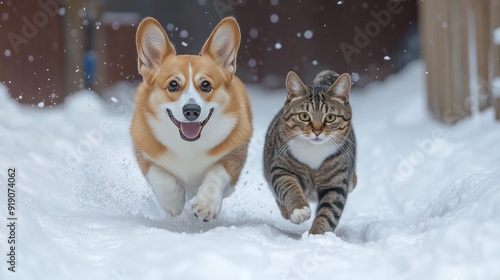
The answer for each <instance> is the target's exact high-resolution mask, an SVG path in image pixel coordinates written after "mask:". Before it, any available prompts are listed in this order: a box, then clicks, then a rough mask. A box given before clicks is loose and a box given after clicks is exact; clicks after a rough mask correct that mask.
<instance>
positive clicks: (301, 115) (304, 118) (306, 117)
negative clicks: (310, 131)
mask: <svg viewBox="0 0 500 280" xmlns="http://www.w3.org/2000/svg"><path fill="white" fill-rule="evenodd" d="M299 119H300V120H301V121H303V122H308V121H309V120H310V119H311V117H310V116H309V114H308V113H306V112H303V113H299Z"/></svg>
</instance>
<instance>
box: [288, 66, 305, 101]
mask: <svg viewBox="0 0 500 280" xmlns="http://www.w3.org/2000/svg"><path fill="white" fill-rule="evenodd" d="M286 91H287V92H288V100H294V99H297V98H300V97H303V96H306V95H307V94H308V92H309V91H308V90H307V87H306V86H305V85H304V83H303V82H302V80H301V79H300V78H299V76H298V75H297V74H296V73H295V72H293V71H290V72H288V74H287V75H286Z"/></svg>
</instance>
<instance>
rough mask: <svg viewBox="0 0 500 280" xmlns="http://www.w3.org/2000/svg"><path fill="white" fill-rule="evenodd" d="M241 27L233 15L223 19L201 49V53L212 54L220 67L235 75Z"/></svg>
mask: <svg viewBox="0 0 500 280" xmlns="http://www.w3.org/2000/svg"><path fill="white" fill-rule="evenodd" d="M240 41H241V34H240V27H239V26H238V23H237V22H236V20H235V19H234V18H232V17H227V18H225V19H223V20H222V21H221V22H220V23H219V24H218V25H217V26H216V27H215V29H214V31H212V34H210V37H209V38H208V40H207V42H206V43H205V45H204V46H203V48H202V50H201V55H209V56H211V57H212V58H213V59H214V60H215V62H216V63H217V65H219V67H221V68H223V69H225V70H226V71H228V72H229V73H230V74H231V77H232V76H233V74H234V72H235V71H236V55H237V53H238V48H239V47H240Z"/></svg>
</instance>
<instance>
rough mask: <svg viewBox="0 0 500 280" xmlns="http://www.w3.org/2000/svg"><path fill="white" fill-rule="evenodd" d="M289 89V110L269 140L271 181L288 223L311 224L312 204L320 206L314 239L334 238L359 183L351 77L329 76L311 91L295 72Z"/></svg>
mask: <svg viewBox="0 0 500 280" xmlns="http://www.w3.org/2000/svg"><path fill="white" fill-rule="evenodd" d="M286 89H287V92H288V97H287V100H286V102H285V105H284V107H283V109H281V111H279V112H278V114H277V115H276V116H275V117H274V119H273V121H272V122H271V124H270V126H269V129H268V131H267V135H266V142H265V147H264V173H265V177H266V179H267V181H268V183H269V184H270V186H271V189H272V190H273V192H274V195H275V198H276V202H277V203H278V206H279V208H280V210H281V215H282V216H283V217H284V218H285V219H290V220H291V221H292V223H295V224H300V223H302V222H304V221H306V220H308V219H309V218H310V216H311V209H310V207H309V203H308V199H309V200H311V201H317V202H318V207H317V210H316V218H315V219H314V222H313V224H312V227H311V229H310V230H309V234H323V233H325V232H333V231H334V230H335V227H336V226H337V225H338V223H339V219H340V216H341V214H342V210H343V209H344V205H345V203H346V199H347V194H348V193H349V192H351V191H352V190H353V189H354V187H355V186H356V180H357V178H356V172H355V163H356V139H355V137H354V130H353V128H352V123H351V116H352V111H351V106H350V105H349V92H350V90H351V77H350V76H349V74H347V73H344V74H342V75H340V76H339V75H338V74H337V73H335V72H333V71H329V70H326V71H322V72H320V73H319V74H318V75H317V76H316V78H315V79H314V81H313V83H312V85H309V86H306V85H304V83H303V82H302V81H301V80H300V78H299V77H298V76H297V74H295V73H294V72H293V71H290V72H289V73H288V75H287V77H286Z"/></svg>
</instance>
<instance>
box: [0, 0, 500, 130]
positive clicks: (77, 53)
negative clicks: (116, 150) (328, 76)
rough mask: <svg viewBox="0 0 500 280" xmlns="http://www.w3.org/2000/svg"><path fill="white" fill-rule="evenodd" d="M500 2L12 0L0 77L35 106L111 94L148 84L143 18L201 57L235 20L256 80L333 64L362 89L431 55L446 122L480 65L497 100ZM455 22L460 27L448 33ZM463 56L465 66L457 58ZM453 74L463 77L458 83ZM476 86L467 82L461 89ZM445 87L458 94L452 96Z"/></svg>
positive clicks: (241, 72) (433, 87)
mask: <svg viewBox="0 0 500 280" xmlns="http://www.w3.org/2000/svg"><path fill="white" fill-rule="evenodd" d="M498 2H499V0H456V1H453V0H436V1H432V0H424V1H417V0H406V1H393V0H390V1H388V0H370V1H366V0H349V1H347V0H339V1H330V0H309V1H284V0H254V1H251V0H169V1H162V0H145V1H140V2H139V1H134V0H103V1H99V0H38V1H30V0H7V1H0V37H1V38H2V39H1V40H0V81H2V82H3V83H4V84H5V85H6V86H7V87H8V88H9V92H10V95H11V96H12V97H13V98H15V99H16V100H18V101H19V102H21V103H27V104H32V105H37V104H39V103H40V102H44V104H45V105H48V106H53V105H57V104H60V103H61V102H63V100H64V97H65V96H67V95H68V94H70V93H72V92H75V91H77V90H79V89H84V88H86V89H91V90H93V91H95V92H97V93H101V92H102V90H103V89H105V88H106V87H108V86H111V85H113V84H114V83H116V82H119V81H128V82H131V83H136V82H138V81H140V79H141V77H140V75H138V73H137V67H136V65H137V62H136V59H137V58H136V56H137V55H136V50H135V39H134V38H135V31H136V28H137V25H138V24H139V22H140V21H141V19H142V18H144V17H146V16H152V17H155V18H156V19H158V21H160V23H161V24H162V25H163V27H164V28H165V29H166V30H167V33H168V35H169V37H170V40H171V41H172V43H174V44H175V47H176V50H177V52H178V53H179V54H183V53H190V54H196V53H198V52H199V51H200V49H201V47H202V45H203V43H204V41H205V40H206V38H207V37H208V36H209V34H210V32H211V31H212V29H213V28H214V27H215V25H216V24H217V23H218V22H219V21H220V20H221V19H222V18H224V17H226V16H234V17H236V19H237V20H238V22H239V24H240V27H241V33H242V43H241V46H240V51H239V54H238V68H237V74H238V76H239V77H241V78H242V79H243V80H244V81H245V82H247V83H258V84H261V85H263V86H265V87H268V88H275V87H283V85H284V77H285V75H286V73H287V72H288V71H289V70H294V71H296V72H298V74H299V75H300V76H301V77H303V79H304V80H305V81H311V80H312V78H313V77H314V76H315V74H316V73H317V72H319V71H321V70H324V69H332V70H335V71H337V72H349V73H351V74H352V77H353V81H354V86H357V87H362V86H365V85H366V84H368V83H371V82H374V81H382V80H384V78H385V77H387V76H388V75H390V74H392V73H396V72H397V71H399V70H400V69H402V68H403V67H404V66H405V65H406V64H407V63H408V62H410V61H412V60H415V59H419V58H421V55H422V54H424V56H423V57H422V58H424V60H425V61H426V64H427V70H428V71H430V72H432V73H433V75H431V76H430V77H429V81H428V89H429V92H428V93H427V94H428V100H429V108H430V110H431V111H432V112H433V113H434V115H435V116H436V118H438V119H441V120H444V117H443V114H444V112H445V111H446V110H447V109H449V108H451V107H452V105H453V102H457V100H458V101H460V100H463V99H464V98H466V97H468V96H470V95H471V94H472V93H473V92H472V91H473V90H474V89H473V87H472V86H468V85H469V84H470V78H471V77H469V72H470V71H469V69H472V71H478V73H479V74H478V75H479V77H480V79H478V80H481V81H482V82H483V84H484V85H485V86H484V90H483V92H485V93H484V94H486V95H487V97H486V101H484V102H483V103H485V104H483V105H481V106H482V107H481V108H486V107H488V106H490V105H491V104H493V103H494V102H495V99H494V98H493V97H492V96H493V95H494V94H493V93H492V92H493V91H494V89H493V86H492V80H493V78H494V77H495V76H497V75H498V76H500V74H495V73H497V72H500V70H498V69H497V68H498V67H495V65H499V64H500V63H499V58H498V47H496V48H495V47H494V46H493V42H492V40H491V35H492V32H491V30H492V29H493V28H494V27H495V26H496V25H500V24H499V23H498V18H499V17H500V16H498V14H500V12H499V13H497V16H495V13H496V11H497V12H498V11H500V10H499V8H498ZM432 3H434V4H432ZM470 11H472V13H470ZM470 14H473V15H474V16H475V17H474V19H475V25H473V28H472V29H474V28H475V30H469V32H471V31H477V32H473V33H471V34H472V35H471V36H476V37H477V39H478V42H479V43H478V48H479V49H478V50H480V51H481V52H480V53H482V54H484V55H483V56H481V55H478V61H479V67H478V68H477V69H473V68H471V67H469V65H468V63H467V65H464V63H465V61H466V60H468V54H469V52H468V49H467V48H463V46H462V47H461V46H460V45H457V44H456V43H457V42H461V43H460V44H462V45H463V44H465V45H467V40H465V41H464V40H462V39H463V38H464V37H463V36H469V35H468V34H469V33H467V28H469V29H471V28H470V27H469V24H464V22H468V20H469V15H470ZM460 18H461V19H462V21H460ZM474 19H472V21H473V20H474ZM445 23H446V26H447V27H448V26H449V28H444V26H445ZM422 30H423V33H422ZM464 30H465V33H464ZM481 30H483V31H484V32H482V31H481ZM486 30H487V31H486ZM479 31H481V32H479ZM488 32H489V33H488ZM422 34H424V35H425V37H422V36H421V35H422ZM460 34H462V35H460ZM463 34H465V35H463ZM481 34H482V35H481ZM481 36H482V37H481ZM488 36H489V38H488ZM483 37H484V38H483ZM439 38H442V39H443V40H445V41H446V40H448V41H446V42H447V43H446V42H445V41H439V40H438V39H439ZM460 38H462V39H460ZM485 38H486V39H485ZM460 40H462V41H460ZM420 42H423V44H424V46H423V48H420ZM440 47H442V48H441V50H440V51H441V53H440V55H439V52H438V48H440ZM450 48H451V49H450ZM422 50H424V52H423V51H422ZM450 53H451V55H453V57H451V56H449V54H450ZM431 54H434V55H431ZM457 59H458V60H459V63H458V64H456V65H454V64H453V63H454V62H453V61H455V60H457ZM484 60H486V62H484ZM446 63H448V64H452V65H447V64H446ZM485 65H486V66H485ZM455 67H459V68H460V69H462V70H463V71H462V72H461V73H457V75H455V76H454V78H453V79H452V77H448V78H447V77H446V73H448V71H449V70H450V69H454V68H455ZM481 69H483V70H481ZM485 69H486V70H485ZM495 69H496V70H495ZM485 71H486V72H485ZM495 71H496V72H495ZM441 75H445V76H443V77H442V76H441ZM473 76H474V75H473ZM486 76H487V77H486ZM447 79H452V80H450V81H449V84H450V86H447V87H446V86H443V84H445V85H446V84H447V83H448V80H447ZM485 79H486V81H484V80H485ZM442 81H445V82H442ZM464 81H465V83H466V84H465V86H464V84H460V83H464ZM464 87H465V88H466V89H465V91H466V92H462V93H458V94H459V97H458V99H457V98H455V97H456V96H455V92H456V91H457V88H464ZM443 92H445V94H448V95H449V96H450V97H449V98H448V97H446V96H445V97H443V98H444V99H443V98H441V97H442V96H441V95H442V94H443ZM437 97H439V98H437ZM448 99H449V100H451V101H450V102H448V101H446V100H448ZM443 100H444V101H443ZM445 101H446V102H445ZM450 106H451V107H450ZM458 119H460V117H458ZM458 119H456V118H453V120H451V121H447V120H444V121H445V122H451V123H454V122H456V121H457V120H458Z"/></svg>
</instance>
